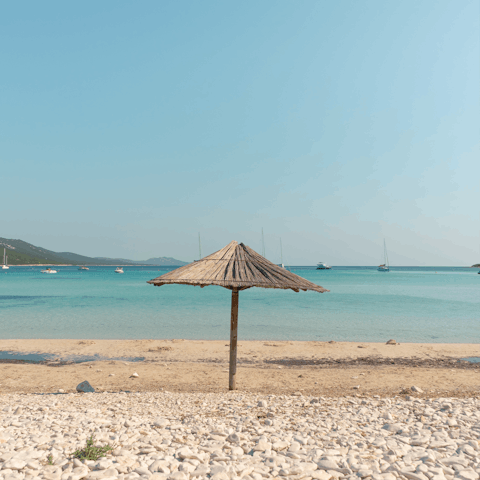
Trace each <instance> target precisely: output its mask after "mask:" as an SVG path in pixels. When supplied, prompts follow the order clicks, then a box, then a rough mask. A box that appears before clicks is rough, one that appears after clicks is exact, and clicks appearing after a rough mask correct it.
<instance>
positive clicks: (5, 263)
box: [2, 248, 10, 270]
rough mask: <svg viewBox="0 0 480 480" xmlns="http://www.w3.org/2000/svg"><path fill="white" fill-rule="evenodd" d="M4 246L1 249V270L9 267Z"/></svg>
mask: <svg viewBox="0 0 480 480" xmlns="http://www.w3.org/2000/svg"><path fill="white" fill-rule="evenodd" d="M5 252H6V250H5V248H4V249H3V265H2V270H8V269H9V268H10V267H9V266H8V256H7V255H6V253H5Z"/></svg>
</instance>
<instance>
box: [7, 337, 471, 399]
mask: <svg viewBox="0 0 480 480" xmlns="http://www.w3.org/2000/svg"><path fill="white" fill-rule="evenodd" d="M228 350H229V346H228V341H201V340H198V341H191V340H180V339H177V340H1V341H0V351H8V352H18V353H23V354H26V353H37V354H52V355H54V356H55V360H57V361H51V362H45V363H42V364H29V363H3V362H5V361H2V363H0V370H1V372H2V375H1V381H0V393H40V392H41V393H48V392H50V393H53V392H57V391H58V390H59V389H62V390H64V391H65V392H74V391H75V388H76V386H77V385H78V384H79V383H80V382H82V381H84V380H88V381H89V382H90V383H91V384H92V386H93V387H94V388H95V389H96V390H97V391H111V392H119V391H132V392H137V391H140V392H142V391H143V392H155V391H160V390H164V391H171V392H217V393H221V392H224V391H226V390H227V386H228ZM94 355H95V356H99V357H100V358H102V360H98V361H89V362H85V363H68V361H71V360H78V359H81V358H82V357H84V356H94ZM465 357H480V345H478V344H420V343H418V344H413V343H409V344H397V345H386V344H384V343H381V344H380V343H355V342H348V343H347V342H288V341H287V342H272V341H248V342H244V341H240V342H239V349H238V359H239V361H238V373H237V382H238V390H239V391H245V392H251V393H258V394H292V393H295V392H301V393H302V394H304V395H322V396H349V395H354V394H365V395H381V396H392V395H397V394H399V393H400V392H402V391H405V390H406V389H407V390H408V389H409V388H410V387H411V386H413V385H415V386H417V387H420V389H421V390H423V394H422V395H424V396H432V397H435V396H439V395H443V396H446V395H448V396H477V395H479V394H480V364H478V363H477V364H473V363H468V362H464V361H462V360H461V359H462V358H465ZM114 358H121V360H113V359H114ZM132 358H143V359H144V360H142V361H125V360H123V359H132ZM135 372H136V373H137V374H138V377H137V378H134V377H132V374H133V373H135Z"/></svg>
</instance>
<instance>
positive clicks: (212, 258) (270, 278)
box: [147, 241, 328, 390]
mask: <svg viewBox="0 0 480 480" xmlns="http://www.w3.org/2000/svg"><path fill="white" fill-rule="evenodd" d="M147 283H150V284H152V285H156V286H157V287H161V286H162V285H168V284H182V285H197V286H200V287H202V288H203V287H206V286H208V285H219V286H221V287H224V288H228V289H229V290H232V317H231V324H230V377H229V389H230V390H235V388H236V371H237V324H238V292H239V291H240V290H245V289H247V288H251V287H262V288H281V289H284V290H288V289H291V290H293V291H295V292H298V291H300V290H303V291H306V290H313V291H315V292H319V293H323V292H328V290H326V289H325V288H323V287H321V286H319V285H316V284H315V283H312V282H309V281H308V280H305V279H304V278H302V277H299V276H298V275H295V274H294V273H292V272H289V271H288V270H285V269H284V268H282V267H279V266H278V265H275V264H274V263H272V262H270V261H268V260H267V259H266V258H264V257H262V256H261V255H259V254H258V253H257V252H255V251H254V250H252V249H251V248H250V247H247V246H246V245H244V244H243V243H240V244H238V242H235V241H233V242H230V243H229V244H228V245H227V246H226V247H224V248H222V249H221V250H219V251H218V252H215V253H212V255H209V256H208V257H205V258H202V259H201V260H198V261H196V262H193V263H190V264H189V265H185V266H184V267H180V268H177V269H176V270H173V271H171V272H168V273H166V274H165V275H161V276H160V277H157V278H154V279H153V280H150V281H149V282H147Z"/></svg>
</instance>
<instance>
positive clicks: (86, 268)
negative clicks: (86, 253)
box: [78, 265, 90, 270]
mask: <svg viewBox="0 0 480 480" xmlns="http://www.w3.org/2000/svg"><path fill="white" fill-rule="evenodd" d="M78 269H79V270H90V269H89V268H88V267H86V266H85V265H84V266H83V267H78Z"/></svg>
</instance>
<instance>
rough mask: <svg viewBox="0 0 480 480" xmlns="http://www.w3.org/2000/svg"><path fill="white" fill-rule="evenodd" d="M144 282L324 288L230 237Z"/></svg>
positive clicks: (239, 287)
mask: <svg viewBox="0 0 480 480" xmlns="http://www.w3.org/2000/svg"><path fill="white" fill-rule="evenodd" d="M148 283H151V284H153V285H156V286H157V287H160V286H162V285H166V284H169V283H177V284H183V285H198V286H200V287H206V286H207V285H219V286H220V287H224V288H228V289H230V290H234V289H237V290H245V289H246V288H250V287H262V288H283V289H291V290H294V291H295V292H298V291H299V290H304V291H305V290H314V291H315V292H320V293H323V292H325V291H327V290H325V288H323V287H320V286H319V285H316V284H315V283H312V282H309V281H308V280H305V279H304V278H302V277H299V276H298V275H295V274H294V273H292V272H289V271H288V270H286V269H284V268H282V267H279V266H278V265H275V264H274V263H272V262H270V261H268V260H267V259H266V258H264V257H262V256H261V255H259V254H258V253H257V252H255V251H254V250H252V249H251V248H250V247H247V246H246V245H244V244H243V243H241V244H238V243H237V242H235V241H233V242H230V243H229V244H228V245H227V246H226V247H224V248H222V249H221V250H219V251H218V252H215V253H212V254H211V255H209V256H208V257H205V258H202V259H201V260H198V261H196V262H193V263H190V264H188V265H185V266H184V267H180V268H177V269H176V270H173V271H171V272H168V273H166V274H165V275H162V276H160V277H158V278H155V279H153V280H150V281H149V282H148Z"/></svg>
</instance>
